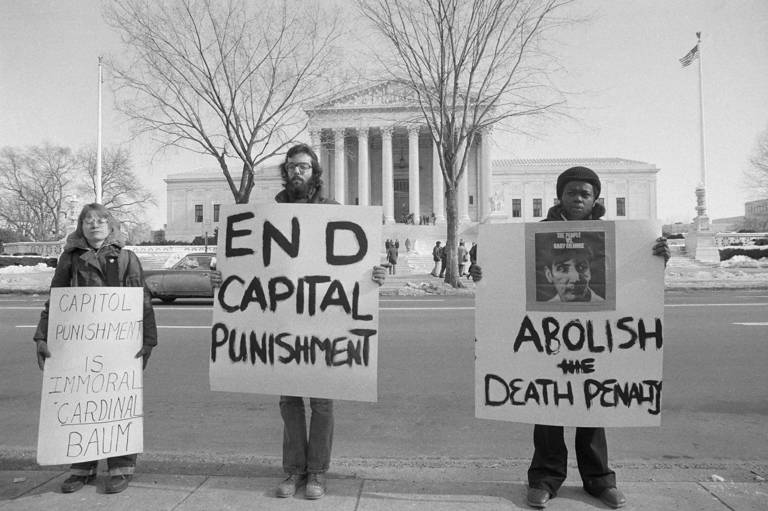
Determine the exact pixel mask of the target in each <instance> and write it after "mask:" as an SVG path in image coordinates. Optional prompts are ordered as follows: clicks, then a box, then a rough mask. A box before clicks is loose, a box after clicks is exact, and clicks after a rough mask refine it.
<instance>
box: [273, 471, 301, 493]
mask: <svg viewBox="0 0 768 511" xmlns="http://www.w3.org/2000/svg"><path fill="white" fill-rule="evenodd" d="M305 482H307V474H291V475H289V476H288V477H286V478H285V480H284V481H283V482H282V483H280V484H278V485H277V490H275V494H276V495H277V496H278V497H280V498H281V499H285V498H288V497H293V496H294V495H295V494H296V488H298V487H299V486H301V485H302V484H304V483H305Z"/></svg>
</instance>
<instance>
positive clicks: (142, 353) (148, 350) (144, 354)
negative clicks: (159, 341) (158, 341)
mask: <svg viewBox="0 0 768 511" xmlns="http://www.w3.org/2000/svg"><path fill="white" fill-rule="evenodd" d="M151 354H152V346H149V345H147V344H144V345H143V346H142V347H141V349H140V350H139V352H138V353H136V358H139V357H141V358H142V359H144V360H143V363H142V366H141V368H142V369H146V368H147V362H149V356H150V355H151Z"/></svg>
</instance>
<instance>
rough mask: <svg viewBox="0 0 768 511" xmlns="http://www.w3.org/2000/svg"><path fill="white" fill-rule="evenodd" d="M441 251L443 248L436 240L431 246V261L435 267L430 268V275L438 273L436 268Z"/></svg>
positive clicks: (435, 275) (434, 275)
mask: <svg viewBox="0 0 768 511" xmlns="http://www.w3.org/2000/svg"><path fill="white" fill-rule="evenodd" d="M442 252H443V249H442V247H440V242H439V241H436V242H435V246H434V247H432V261H434V263H435V267H434V268H432V272H431V273H430V275H432V276H433V277H437V275H438V273H437V272H438V269H437V268H438V266H439V265H440V255H441V254H442Z"/></svg>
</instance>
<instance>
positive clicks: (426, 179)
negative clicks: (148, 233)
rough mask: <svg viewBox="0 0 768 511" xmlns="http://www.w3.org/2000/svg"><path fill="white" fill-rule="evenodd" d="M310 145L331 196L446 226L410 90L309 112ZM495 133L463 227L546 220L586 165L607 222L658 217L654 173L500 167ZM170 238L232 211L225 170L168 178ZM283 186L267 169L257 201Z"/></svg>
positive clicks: (628, 164)
mask: <svg viewBox="0 0 768 511" xmlns="http://www.w3.org/2000/svg"><path fill="white" fill-rule="evenodd" d="M307 115H308V118H309V126H308V135H309V140H308V141H307V142H308V143H309V144H310V145H311V146H312V147H313V148H315V151H316V152H317V154H318V157H319V159H320V163H321V165H322V167H323V169H324V170H325V172H324V175H323V180H324V182H325V190H326V194H327V195H328V196H329V197H331V198H333V199H335V200H336V201H338V202H340V203H341V204H355V205H379V206H382V211H383V219H382V220H383V222H384V224H396V223H398V222H403V221H405V220H406V219H407V218H408V217H409V215H412V218H413V222H414V223H415V224H417V225H418V224H419V223H420V220H421V219H422V218H424V219H428V218H431V216H432V215H433V214H434V221H435V224H436V225H441V224H445V202H444V186H443V177H442V173H441V171H440V165H439V161H438V157H437V154H436V152H437V150H436V145H435V144H434V142H433V140H432V137H431V135H430V133H429V131H428V130H427V128H426V126H425V124H424V122H423V118H422V116H421V112H420V110H419V109H418V106H417V104H416V103H415V101H414V100H413V99H411V98H410V97H409V94H408V92H407V90H406V89H405V88H404V87H402V86H400V85H397V84H394V83H392V82H386V83H381V84H378V85H376V86H373V87H368V88H364V89H359V90H355V91H352V92H350V93H348V94H345V95H341V96H336V97H334V98H332V99H330V100H328V101H325V102H322V103H320V104H319V105H316V106H314V107H313V108H311V109H308V110H307ZM491 137H492V132H491V131H489V130H485V131H483V132H482V133H481V134H480V136H479V137H477V138H476V139H475V141H474V143H473V145H472V147H470V148H469V154H468V158H467V169H466V172H465V174H464V178H463V179H462V180H461V182H460V183H459V189H458V192H459V193H458V197H457V199H458V208H459V219H460V221H461V223H462V225H465V226H471V225H476V224H477V223H482V222H488V221H506V222H527V221H536V220H540V219H541V218H542V217H543V216H544V215H546V212H547V210H548V209H549V207H550V206H552V205H553V204H554V200H555V181H556V178H557V175H558V174H559V173H560V172H562V171H563V170H565V169H567V168H568V167H571V166H574V165H586V166H588V167H591V168H593V169H594V170H595V171H596V172H597V173H598V175H600V177H601V180H602V181H603V186H602V190H603V191H602V197H603V200H604V205H605V206H606V209H607V211H608V214H607V219H621V218H627V219H643V218H651V219H654V218H656V174H657V173H658V171H659V169H658V168H656V167H655V166H654V165H651V164H648V163H644V162H638V161H632V160H623V159H619V158H586V159H531V160H497V161H494V160H493V155H492V151H491V147H492V144H491ZM166 183H167V204H168V218H167V232H166V238H167V239H169V240H185V239H192V238H194V237H195V236H201V235H203V233H204V232H213V229H214V228H215V227H216V225H217V218H215V216H216V210H217V206H216V205H217V204H229V203H232V200H233V199H232V194H231V192H230V191H229V188H228V187H227V185H226V181H225V180H224V178H223V176H222V175H221V172H220V171H212V172H191V173H184V174H175V175H170V176H168V178H167V179H166ZM281 188H282V182H281V179H280V174H279V171H278V168H277V166H276V165H272V166H267V167H263V168H260V169H259V170H258V172H257V176H256V185H255V187H254V189H253V193H252V195H251V202H257V201H262V200H265V201H271V200H272V198H273V197H274V195H275V194H276V193H277V192H279V191H280V190H281Z"/></svg>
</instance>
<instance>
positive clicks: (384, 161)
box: [381, 126, 395, 224]
mask: <svg viewBox="0 0 768 511" xmlns="http://www.w3.org/2000/svg"><path fill="white" fill-rule="evenodd" d="M381 201H382V203H383V206H384V223H385V224H394V223H395V183H394V181H393V178H392V126H384V127H382V128H381Z"/></svg>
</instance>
